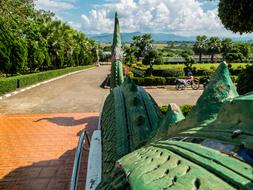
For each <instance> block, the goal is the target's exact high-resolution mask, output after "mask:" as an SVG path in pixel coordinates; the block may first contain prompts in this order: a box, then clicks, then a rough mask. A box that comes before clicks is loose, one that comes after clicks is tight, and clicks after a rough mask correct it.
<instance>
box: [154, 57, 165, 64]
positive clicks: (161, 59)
mask: <svg viewBox="0 0 253 190" xmlns="http://www.w3.org/2000/svg"><path fill="white" fill-rule="evenodd" d="M163 64H164V61H163V58H162V57H157V58H156V59H155V61H154V65H163Z"/></svg>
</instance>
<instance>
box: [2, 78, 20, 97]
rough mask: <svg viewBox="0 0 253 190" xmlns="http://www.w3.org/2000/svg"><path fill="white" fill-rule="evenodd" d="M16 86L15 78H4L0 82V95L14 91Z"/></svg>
mask: <svg viewBox="0 0 253 190" xmlns="http://www.w3.org/2000/svg"><path fill="white" fill-rule="evenodd" d="M17 84H18V80H17V77H12V78H6V79H1V80H0V95H2V94H5V93H6V92H11V91H14V90H16V88H17Z"/></svg>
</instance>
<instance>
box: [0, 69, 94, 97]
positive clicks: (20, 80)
mask: <svg viewBox="0 0 253 190" xmlns="http://www.w3.org/2000/svg"><path fill="white" fill-rule="evenodd" d="M91 67H93V66H92V65H88V66H79V67H69V68H65V69H58V70H52V71H45V72H40V73H33V74H28V75H21V76H16V77H9V78H3V79H0V95H1V94H5V93H7V92H11V91H14V90H16V89H17V88H23V87H25V86H29V85H32V84H35V83H38V82H41V81H44V80H48V79H51V78H54V77H57V76H60V75H64V74H67V73H70V72H74V71H78V70H83V69H88V68H91Z"/></svg>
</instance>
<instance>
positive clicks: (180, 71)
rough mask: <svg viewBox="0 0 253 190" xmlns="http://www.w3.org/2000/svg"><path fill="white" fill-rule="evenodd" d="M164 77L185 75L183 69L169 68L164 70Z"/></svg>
mask: <svg viewBox="0 0 253 190" xmlns="http://www.w3.org/2000/svg"><path fill="white" fill-rule="evenodd" d="M162 76H163V77H180V76H184V70H183V69H167V70H164V71H163V72H162Z"/></svg>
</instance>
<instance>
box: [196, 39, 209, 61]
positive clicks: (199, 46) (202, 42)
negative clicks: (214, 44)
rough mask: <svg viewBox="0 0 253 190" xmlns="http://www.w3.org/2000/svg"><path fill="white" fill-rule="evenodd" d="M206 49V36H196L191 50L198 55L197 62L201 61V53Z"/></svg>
mask: <svg viewBox="0 0 253 190" xmlns="http://www.w3.org/2000/svg"><path fill="white" fill-rule="evenodd" d="M206 49H207V37H206V36H197V38H196V42H195V44H194V45H193V51H194V53H195V54H198V55H199V62H201V61H202V55H203V54H204V53H205V52H206Z"/></svg>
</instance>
